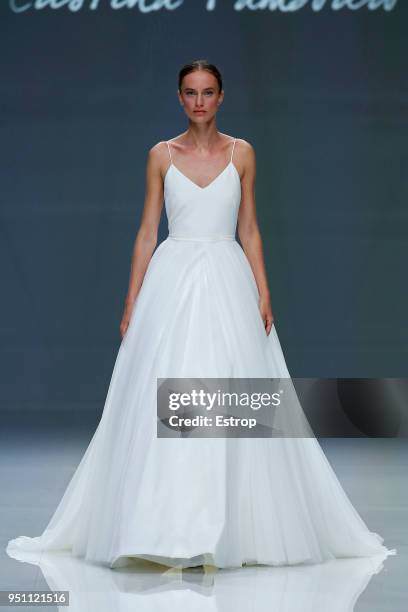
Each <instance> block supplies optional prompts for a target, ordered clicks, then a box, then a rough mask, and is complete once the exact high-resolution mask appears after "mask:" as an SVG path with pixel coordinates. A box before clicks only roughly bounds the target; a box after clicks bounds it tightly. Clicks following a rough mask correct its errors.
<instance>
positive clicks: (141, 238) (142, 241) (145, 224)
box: [120, 143, 164, 338]
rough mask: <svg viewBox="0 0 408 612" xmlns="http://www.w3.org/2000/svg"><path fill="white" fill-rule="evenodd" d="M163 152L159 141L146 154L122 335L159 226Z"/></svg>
mask: <svg viewBox="0 0 408 612" xmlns="http://www.w3.org/2000/svg"><path fill="white" fill-rule="evenodd" d="M163 152H164V150H163V147H162V146H161V143H158V144H156V145H155V146H154V147H152V148H151V149H150V151H149V153H148V156H147V164H146V189H145V199H144V206H143V213H142V219H141V222H140V227H139V230H138V232H137V234H136V239H135V243H134V247H133V253H132V260H131V266H130V276H129V288H128V292H127V295H126V300H125V307H124V312H123V316H122V320H121V323H120V333H121V336H122V338H123V336H124V335H125V333H126V330H127V328H128V325H129V321H130V316H131V314H132V308H133V304H134V302H135V300H136V298H137V295H138V293H139V290H140V287H141V286H142V282H143V278H144V275H145V272H146V269H147V266H148V265H149V261H150V259H151V257H152V255H153V251H154V250H155V248H156V245H157V234H158V227H159V223H160V216H161V212H162V208H163V177H162V172H163V171H162V166H163V163H164V161H163Z"/></svg>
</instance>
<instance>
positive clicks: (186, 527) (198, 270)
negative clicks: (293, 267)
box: [9, 61, 395, 568]
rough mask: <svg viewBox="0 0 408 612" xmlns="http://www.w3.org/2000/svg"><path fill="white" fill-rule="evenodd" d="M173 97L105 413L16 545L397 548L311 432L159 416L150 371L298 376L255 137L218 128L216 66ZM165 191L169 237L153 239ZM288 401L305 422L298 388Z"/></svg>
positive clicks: (123, 557)
mask: <svg viewBox="0 0 408 612" xmlns="http://www.w3.org/2000/svg"><path fill="white" fill-rule="evenodd" d="M178 96H179V100H180V103H181V104H182V106H183V107H184V109H185V112H186V114H187V117H188V129H187V131H186V132H185V133H184V134H182V135H181V136H178V137H175V138H173V139H171V140H170V141H166V142H160V143H158V144H157V145H155V146H154V147H153V148H152V149H151V151H150V153H149V159H148V163H147V188H146V199H145V206H144V212H143V218H142V221H141V226H140V230H139V232H138V235H137V239H136V243H135V248H134V255H133V259H132V266H131V274H130V282H129V290H128V294H127V299H126V305H125V310H124V314H123V318H122V321H121V324H120V331H121V334H122V342H121V346H120V349H119V352H118V355H117V359H116V363H115V367H114V370H113V374H112V379H111V382H110V386H109V390H108V395H107V398H106V402H105V407H104V411H103V414H102V418H101V421H100V423H99V425H98V428H97V430H96V432H95V434H94V436H93V438H92V440H91V442H90V444H89V446H88V448H87V451H86V453H85V455H84V457H83V458H82V461H81V463H80V464H79V466H78V468H77V470H76V472H75V473H74V475H73V477H72V479H71V481H70V483H69V485H68V487H67V490H66V491H65V494H64V496H63V498H62V500H61V502H60V504H59V506H58V508H57V509H56V511H55V513H54V515H53V517H52V519H51V521H50V523H49V524H48V526H47V528H46V529H45V531H44V532H43V534H42V535H41V536H39V537H37V538H28V537H25V536H22V537H20V538H17V539H15V540H13V541H11V542H10V543H9V551H10V553H11V554H12V550H16V549H17V550H57V549H70V550H71V551H72V554H73V555H75V556H77V557H83V558H84V559H86V560H88V561H92V562H98V563H102V564H105V565H108V566H109V567H112V568H113V567H119V566H121V565H126V564H128V563H130V562H131V560H132V559H133V558H144V559H148V560H151V561H155V562H158V563H162V564H165V565H168V566H178V567H190V566H198V565H213V566H216V567H241V566H242V565H245V564H247V565H248V564H266V565H292V564H298V563H319V562H322V561H324V560H326V559H333V558H335V557H358V556H371V555H375V554H377V553H382V554H385V555H387V554H393V553H394V552H395V551H389V550H387V549H386V548H385V547H384V546H383V545H382V538H381V537H380V536H379V535H378V534H375V533H371V532H370V531H369V530H368V528H367V526H366V525H365V524H364V522H363V521H362V519H361V518H360V516H359V515H358V513H357V512H356V510H355V509H354V507H353V506H352V504H351V502H350V501H349V499H348V498H347V496H346V494H345V492H344V491H343V489H342V487H341V485H340V483H339V481H338V480H337V478H336V475H335V473H334V472H333V470H332V468H331V466H330V464H329V463H328V461H327V459H326V457H325V455H324V454H323V451H322V449H321V448H320V446H319V444H318V442H317V440H316V439H315V438H314V437H312V436H311V437H307V435H308V434H307V435H306V436H305V437H299V436H294V437H291V435H290V434H289V436H288V431H286V435H282V436H280V437H274V438H273V439H271V437H262V436H259V437H253V438H250V437H237V438H231V437H228V436H225V437H221V438H217V437H202V438H201V439H198V438H195V437H194V435H192V430H191V429H190V430H183V435H182V438H183V439H178V438H177V437H176V439H174V438H172V437H171V435H170V436H168V437H166V434H168V430H169V427H168V423H167V422H166V426H163V427H160V426H162V425H163V423H164V421H165V420H164V419H163V420H161V419H160V418H159V419H158V418H157V412H156V401H157V398H158V385H157V379H165V380H167V379H169V378H174V379H177V380H181V379H193V380H194V381H196V380H205V381H207V380H208V379H216V380H221V379H231V378H233V379H247V378H253V379H255V380H256V379H270V378H271V377H273V378H279V379H280V380H283V379H285V378H287V379H289V373H288V370H287V368H286V364H285V360H284V357H283V353H282V350H281V347H280V343H279V339H278V336H277V333H276V326H275V325H273V315H272V310H271V304H270V297H269V290H268V284H267V280H266V273H265V266H264V261H263V256H262V243H261V237H260V232H259V229H258V226H257V222H256V215H255V196H254V183H255V155H254V151H253V148H252V146H251V145H250V144H248V143H247V142H245V141H244V140H241V139H236V138H232V137H229V136H227V135H225V134H222V133H220V132H219V131H218V130H217V128H216V124H215V117H216V113H217V110H218V108H219V106H220V104H221V103H222V100H223V90H222V79H221V75H220V73H219V71H218V69H217V68H216V67H215V66H213V65H210V64H208V63H207V62H205V61H196V62H193V63H192V64H189V65H186V66H185V67H183V69H182V70H181V71H180V75H179V90H178ZM163 199H164V200H165V203H166V213H167V217H168V222H169V236H168V237H167V238H166V240H164V241H163V242H162V243H161V244H160V245H159V246H158V248H157V249H156V250H155V247H156V244H157V228H158V224H159V219H160V215H161V211H162V203H163ZM237 223H238V233H239V238H240V240H241V243H242V246H243V248H241V246H240V245H239V243H238V242H237V241H236V239H235V231H236V225H237ZM153 251H155V252H154V253H153ZM172 384H173V383H172ZM158 405H159V402H157V407H158ZM290 408H291V411H292V412H291V413H290V416H291V418H292V417H293V422H295V423H296V424H297V423H301V424H302V418H303V419H304V415H303V411H302V409H301V407H300V405H299V403H298V401H297V398H296V394H293V395H292V405H291V406H290ZM286 414H287V413H286ZM166 428H167V429H166ZM159 431H160V432H161V433H163V432H164V433H163V436H164V437H161V436H159V435H158V432H159ZM186 431H187V434H188V435H186ZM305 431H307V428H305ZM193 433H194V432H193ZM283 433H284V434H285V431H283ZM190 434H191V435H190Z"/></svg>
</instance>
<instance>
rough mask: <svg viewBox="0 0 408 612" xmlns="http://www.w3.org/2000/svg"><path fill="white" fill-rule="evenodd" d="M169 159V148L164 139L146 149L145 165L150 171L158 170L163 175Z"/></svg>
mask: <svg viewBox="0 0 408 612" xmlns="http://www.w3.org/2000/svg"><path fill="white" fill-rule="evenodd" d="M169 161H170V158H169V150H168V147H167V143H166V141H165V140H161V141H159V142H157V143H156V144H154V145H153V146H152V147H151V148H150V149H149V150H148V153H147V167H148V168H150V169H151V171H152V172H159V173H160V174H161V176H162V177H163V176H164V174H165V172H166V169H167V166H168V163H169Z"/></svg>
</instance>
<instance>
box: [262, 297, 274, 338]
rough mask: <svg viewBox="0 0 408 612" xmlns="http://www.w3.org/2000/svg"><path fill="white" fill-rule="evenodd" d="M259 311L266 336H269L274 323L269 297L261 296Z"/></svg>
mask: <svg viewBox="0 0 408 612" xmlns="http://www.w3.org/2000/svg"><path fill="white" fill-rule="evenodd" d="M259 310H260V312H261V317H262V321H263V322H264V326H265V331H266V335H267V336H269V334H270V331H271V329H272V325H273V321H274V318H273V314H272V306H271V300H270V297H269V295H260V296H259Z"/></svg>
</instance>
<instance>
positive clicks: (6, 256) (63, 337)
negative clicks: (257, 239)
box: [0, 0, 408, 411]
mask: <svg viewBox="0 0 408 612" xmlns="http://www.w3.org/2000/svg"><path fill="white" fill-rule="evenodd" d="M43 4H44V5H47V6H44V8H40V7H41V4H40V3H39V2H37V3H36V2H29V1H28V0H24V1H23V0H20V1H18V0H15V1H14V2H6V1H4V2H2V3H1V5H0V28H1V36H0V57H1V80H0V86H1V107H0V113H1V124H2V129H1V133H2V137H1V144H0V147H1V153H0V155H1V158H0V162H1V163H0V166H1V176H0V180H1V217H0V249H1V251H0V262H1V263H0V265H1V272H2V283H1V287H2V295H1V305H2V317H1V326H2V328H1V364H0V367H1V372H2V376H1V389H0V398H1V402H2V404H1V405H2V407H3V408H4V409H6V408H7V409H10V408H11V409H14V408H16V407H20V408H23V407H27V408H41V409H42V410H43V409H46V408H47V407H49V408H50V409H52V410H54V409H55V408H56V407H60V408H70V409H71V408H72V407H74V408H75V409H78V410H79V411H81V410H82V408H83V407H84V408H85V407H90V406H94V407H96V408H97V409H99V410H100V409H101V407H102V406H103V401H104V398H105V395H106V392H107V389H108V385H109V380H110V376H111V373H112V368H113V364H114V361H115V357H116V353H117V350H118V348H119V344H120V334H119V323H120V319H121V315H122V310H123V304H124V299H125V295H126V290H127V283H128V277H129V269H130V258H131V252H132V248H133V241H134V239H135V235H136V232H137V229H138V224H139V221H140V216H141V211H142V205H143V197H144V174H145V162H146V155H147V151H148V149H149V148H150V147H151V146H152V145H153V144H155V143H156V142H157V141H159V140H163V139H167V138H170V137H173V136H175V135H176V134H179V133H180V132H182V131H184V129H185V127H186V119H185V115H184V114H183V111H182V109H181V108H180V106H179V104H178V101H177V98H176V87H177V73H178V70H179V67H180V66H181V65H182V64H184V63H185V62H187V61H190V60H192V59H196V58H206V59H208V60H209V61H212V62H214V63H216V64H217V65H218V66H219V68H220V69H221V72H222V73H223V76H224V87H225V101H224V104H223V106H222V109H221V110H220V112H219V115H218V128H219V129H220V130H221V131H222V132H225V133H228V134H231V135H233V136H237V137H240V138H244V139H247V140H248V141H249V142H251V143H252V144H253V146H254V147H255V150H256V153H257V190H256V197H257V210H258V219H259V223H260V228H261V232H262V235H263V240H264V249H265V257H266V264H267V270H268V275H269V280H270V288H271V293H272V307H273V310H274V314H275V318H276V327H277V331H278V334H279V338H280V340H281V343H282V347H283V350H284V353H285V357H286V359H287V363H288V367H289V370H290V372H291V373H292V375H293V376H303V377H308V376H310V377H325V376H327V377H403V376H405V375H406V363H407V339H408V338H407V336H408V328H407V322H406V321H407V312H408V300H407V286H406V280H405V275H404V272H405V268H406V263H407V209H406V203H407V195H408V181H407V163H406V162H407V148H406V142H407V135H408V134H407V108H408V105H407V100H408V98H407V94H408V80H407V61H406V58H407V57H408V38H407V35H406V32H407V22H408V5H407V3H406V2H402V0H400V1H399V2H395V1H394V2H386V1H385V2H381V1H378V0H377V1H376V2H371V3H370V2H367V1H365V2H364V1H363V2H362V1H361V0H360V2H356V1H354V2H352V1H351V0H349V2H344V1H341V2H339V1H338V2H322V1H320V2H315V3H314V4H312V2H298V3H297V5H298V10H285V7H286V8H288V7H290V6H292V8H296V5H295V4H294V3H292V5H291V4H290V3H289V2H283V1H282V2H270V3H269V5H270V7H271V8H272V9H273V10H268V9H264V10H261V9H260V8H259V9H258V10H251V9H250V8H249V7H250V6H252V7H253V8H254V7H255V6H256V3H255V2H252V4H251V3H249V2H248V3H246V4H247V6H246V8H245V7H244V4H245V3H242V4H241V5H240V3H235V4H234V2H230V1H224V2H220V1H219V2H217V3H211V2H209V3H206V2H201V1H198V0H197V1H190V2H187V1H185V2H178V3H176V2H167V3H166V2H164V3H163V2H161V3H156V4H154V3H152V2H150V3H149V2H144V3H142V2H139V3H137V2H136V3H135V2H133V8H131V5H132V3H131V2H128V3H127V6H121V4H122V5H125V4H126V3H123V2H122V3H120V2H116V3H115V2H114V1H112V2H108V1H105V2H102V1H101V2H91V1H88V2H71V3H70V4H69V3H67V2H60V3H59V4H60V5H61V7H60V8H57V7H58V2H55V1H54V2H45V3H43ZM261 4H262V3H260V4H258V6H261ZM263 4H264V5H265V6H266V5H267V4H268V3H263ZM302 4H303V5H304V6H303V7H301V5H302ZM160 5H164V6H170V5H172V6H176V5H179V6H178V7H176V8H175V9H174V10H168V9H166V8H162V9H160V10H151V11H150V10H147V11H145V12H144V11H143V6H144V7H145V8H146V7H148V6H153V8H155V7H156V9H158V7H159V6H160ZM358 5H360V8H358ZM212 6H213V10H208V9H211V7H212ZM240 6H241V9H240ZM353 6H354V9H353ZM376 6H377V8H376ZM52 7H54V8H52ZM387 9H388V10H387ZM166 235H167V220H166V218H165V213H164V212H163V217H162V220H161V227H160V240H162V239H164V238H165V237H166ZM165 307H166V305H165V304H163V308H165Z"/></svg>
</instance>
